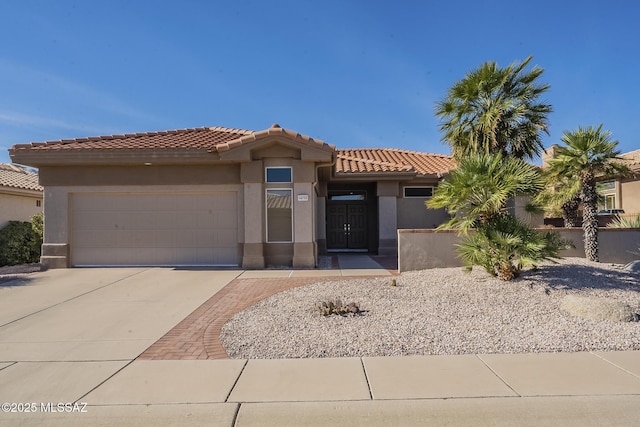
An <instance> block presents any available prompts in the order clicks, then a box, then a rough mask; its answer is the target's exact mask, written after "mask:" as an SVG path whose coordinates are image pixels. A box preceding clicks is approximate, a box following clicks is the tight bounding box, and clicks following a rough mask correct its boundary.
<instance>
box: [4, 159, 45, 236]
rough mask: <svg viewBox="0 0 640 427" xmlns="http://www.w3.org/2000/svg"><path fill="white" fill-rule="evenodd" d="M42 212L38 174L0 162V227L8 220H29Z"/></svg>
mask: <svg viewBox="0 0 640 427" xmlns="http://www.w3.org/2000/svg"><path fill="white" fill-rule="evenodd" d="M39 212H42V187H41V186H40V184H38V175H37V174H36V173H34V172H31V171H30V170H28V169H26V168H24V167H22V166H18V165H13V164H6V163H0V229H2V228H4V227H5V226H6V225H7V224H8V223H9V221H31V217H32V216H33V215H35V214H37V213H39Z"/></svg>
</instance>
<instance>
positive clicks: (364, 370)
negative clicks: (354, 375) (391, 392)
mask: <svg viewBox="0 0 640 427" xmlns="http://www.w3.org/2000/svg"><path fill="white" fill-rule="evenodd" d="M360 365H362V372H363V373H364V380H365V381H366V382H367V389H368V390H369V398H370V399H371V400H373V391H371V383H370V382H369V375H367V368H366V367H365V366H364V358H362V357H361V358H360Z"/></svg>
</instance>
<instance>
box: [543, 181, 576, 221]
mask: <svg viewBox="0 0 640 427" xmlns="http://www.w3.org/2000/svg"><path fill="white" fill-rule="evenodd" d="M543 176H544V178H545V181H546V182H547V185H546V187H545V189H544V191H542V192H541V193H539V194H538V196H536V198H535V201H536V203H538V204H540V205H543V206H545V207H546V208H547V209H548V210H551V211H552V212H558V211H560V212H561V213H562V219H563V220H564V226H565V227H577V226H578V207H579V206H580V181H579V180H578V179H575V178H570V177H565V176H558V174H557V172H552V171H550V170H549V169H547V170H545V171H544V174H543Z"/></svg>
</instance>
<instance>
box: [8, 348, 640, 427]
mask: <svg viewBox="0 0 640 427" xmlns="http://www.w3.org/2000/svg"><path fill="white" fill-rule="evenodd" d="M85 368H86V367H84V368H83V366H82V364H79V363H77V364H72V365H71V366H69V369H68V371H67V374H66V377H67V378H74V379H78V378H80V377H81V376H82V375H86V374H87V373H88V372H91V371H94V370H96V368H97V367H96V366H92V367H91V369H85ZM28 372H31V367H29V368H28V369H26V370H25V369H22V370H21V369H18V367H17V366H15V365H14V364H7V365H6V366H5V367H4V369H3V370H2V371H0V378H2V379H3V380H4V381H3V382H5V383H6V380H7V376H9V377H15V380H16V381H17V379H18V378H19V377H21V376H23V375H25V374H26V373H28ZM41 374H42V375H43V377H44V378H47V380H58V381H60V380H63V379H64V378H52V377H51V376H47V375H46V373H45V372H41ZM43 382H45V381H43ZM73 383H74V384H73V385H71V384H67V386H66V388H65V389H64V390H62V389H59V390H58V392H57V393H56V394H55V395H52V394H48V395H45V394H42V390H39V389H38V388H32V389H31V390H27V389H23V390H19V389H16V388H13V389H12V390H10V389H7V388H5V387H3V391H2V397H1V400H4V401H16V400H17V401H19V402H35V403H38V404H39V403H40V402H52V401H53V402H56V401H57V400H61V399H62V400H63V401H70V402H74V401H77V402H82V403H87V405H88V406H87V407H86V411H87V412H86V413H55V414H51V413H47V414H45V413H42V412H40V411H38V412H36V413H28V414H24V413H23V414H17V413H4V414H1V415H0V421H7V422H8V424H9V425H21V424H24V425H31V424H38V425H69V426H76V425H77V426H80V425H131V426H134V425H215V426H230V427H244V426H288V425H290V426H302V425H304V426H326V425H332V424H338V425H339V424H343V423H344V424H348V425H352V426H392V425H393V426H395V425H401V426H413V425H415V426H422V425H456V426H458V425H469V426H471V425H473V426H483V425H504V426H507V425H509V426H512V425H531V426H534V425H535V426H540V425H562V426H603V425H616V426H626V425H628V426H632V425H638V422H639V420H640V352H635V351H631V352H594V353H588V352H585V353H555V354H549V353H541V354H509V355H507V354H492V355H461V356H413V357H364V358H342V359H291V360H248V361H247V360H193V361H183V360H180V361H142V360H138V361H133V362H130V363H125V364H124V367H123V368H122V369H120V370H116V371H115V372H114V373H112V374H111V375H110V376H108V378H107V379H106V380H105V381H101V380H100V379H99V378H95V379H93V381H91V380H86V381H83V382H77V381H74V382H73ZM71 389H73V390H71ZM63 391H64V393H63ZM73 396H75V397H73ZM52 399H55V400H52ZM3 424H4V423H3ZM5 425H6V424H5Z"/></svg>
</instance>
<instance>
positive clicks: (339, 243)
mask: <svg viewBox="0 0 640 427" xmlns="http://www.w3.org/2000/svg"><path fill="white" fill-rule="evenodd" d="M367 243H368V241H367V206H366V204H364V203H358V204H355V203H340V204H333V203H331V204H329V205H328V206H327V249H333V250H363V249H364V250H366V249H367Z"/></svg>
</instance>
